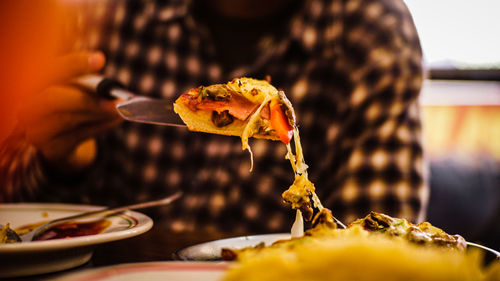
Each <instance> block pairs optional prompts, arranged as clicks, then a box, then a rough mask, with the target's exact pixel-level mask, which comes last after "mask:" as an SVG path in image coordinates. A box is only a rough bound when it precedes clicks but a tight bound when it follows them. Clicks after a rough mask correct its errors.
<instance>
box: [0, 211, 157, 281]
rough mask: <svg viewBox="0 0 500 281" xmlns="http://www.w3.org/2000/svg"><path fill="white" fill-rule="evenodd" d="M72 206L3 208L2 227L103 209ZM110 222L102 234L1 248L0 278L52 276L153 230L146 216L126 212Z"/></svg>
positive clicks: (6, 245)
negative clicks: (103, 246)
mask: <svg viewBox="0 0 500 281" xmlns="http://www.w3.org/2000/svg"><path fill="white" fill-rule="evenodd" d="M101 208H102V207H99V206H90V205H70V204H40V203H22V204H0V224H3V225H5V224H6V223H10V227H11V228H12V229H15V228H17V227H20V226H23V225H27V224H31V223H37V222H40V221H45V220H51V219H56V218H60V217H65V216H71V215H75V214H79V213H82V212H86V211H93V210H97V209H101ZM106 219H107V220H109V221H110V222H111V224H110V225H109V227H107V228H106V229H105V230H104V231H103V232H102V233H99V234H95V235H88V236H80V237H72V238H64V239H55V240H47V241H34V242H22V243H13V244H2V245H0V277H14V276H25V275H34V274H42V273H49V272H54V271H59V270H64V269H68V268H72V267H75V266H79V265H82V264H84V263H86V262H87V261H88V260H89V259H90V258H91V257H92V253H93V250H94V247H95V246H96V245H98V244H102V243H105V242H111V241H116V240H121V239H125V238H129V237H134V236H137V235H140V234H142V233H144V232H146V231H148V230H149V229H151V227H152V226H153V221H152V220H151V219H150V218H149V217H148V216H146V215H143V214H141V213H138V212H133V211H127V212H124V213H123V214H120V215H116V216H111V217H108V218H106Z"/></svg>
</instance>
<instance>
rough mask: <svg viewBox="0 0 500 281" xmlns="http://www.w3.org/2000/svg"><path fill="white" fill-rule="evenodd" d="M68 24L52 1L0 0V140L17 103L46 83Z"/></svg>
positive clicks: (11, 124) (64, 41)
mask: <svg viewBox="0 0 500 281" xmlns="http://www.w3.org/2000/svg"><path fill="white" fill-rule="evenodd" d="M68 23H69V22H67V21H66V20H65V13H64V12H63V10H62V8H61V7H60V6H59V5H58V3H57V2H56V1H52V0H19V1H1V3H0V26H1V28H0V38H2V43H1V44H0V61H1V62H2V67H1V68H0V77H1V78H0V79H1V80H0V120H1V121H0V141H1V140H3V139H4V138H5V137H6V136H8V134H9V133H10V132H11V130H12V129H13V127H14V126H15V123H16V108H17V106H18V105H19V104H20V103H21V102H23V100H26V99H29V98H30V95H33V94H36V93H38V92H39V91H40V90H41V89H42V88H43V87H44V86H46V85H44V82H45V81H44V80H45V78H44V74H46V73H48V72H50V66H51V62H52V61H53V60H54V58H55V57H56V55H58V54H61V53H62V52H63V49H64V48H65V47H64V45H65V44H68V43H69V42H68V41H67V40H70V39H69V38H65V39H63V33H64V32H63V31H64V28H65V27H68V25H67V24H68Z"/></svg>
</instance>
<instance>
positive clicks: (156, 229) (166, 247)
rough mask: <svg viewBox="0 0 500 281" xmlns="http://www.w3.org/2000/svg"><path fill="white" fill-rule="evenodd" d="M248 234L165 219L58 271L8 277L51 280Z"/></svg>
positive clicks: (162, 256)
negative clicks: (174, 225) (175, 227)
mask: <svg viewBox="0 0 500 281" xmlns="http://www.w3.org/2000/svg"><path fill="white" fill-rule="evenodd" d="M243 235H249V234H248V233H238V232H233V233H229V232H219V231H216V230H197V231H181V232H174V231H172V230H171V227H170V226H169V222H168V221H165V222H163V221H160V222H155V224H154V225H153V227H152V228H151V229H150V230H149V231H148V232H146V233H144V234H141V235H138V236H135V237H132V238H128V239H124V240H118V241H113V242H108V243H104V244H99V245H95V249H94V253H93V255H92V258H91V259H90V260H89V261H88V262H87V263H85V264H83V265H81V266H78V267H75V268H71V269H67V270H64V271H60V272H53V273H48V274H41V275H33V276H23V277H17V278H9V279H8V280H15V281H34V280H51V279H55V278H57V277H60V276H64V275H65V274H72V273H76V272H78V271H82V270H87V269H93V268H99V267H105V266H112V265H118V264H128V263H142V262H158V261H160V262H161V261H174V260H178V259H177V258H176V257H175V253H176V252H177V251H178V250H181V249H183V248H185V247H188V246H192V245H196V244H199V243H203V242H208V241H213V240H218V239H223V238H229V237H237V236H243Z"/></svg>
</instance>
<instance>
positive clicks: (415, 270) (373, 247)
mask: <svg viewBox="0 0 500 281" xmlns="http://www.w3.org/2000/svg"><path fill="white" fill-rule="evenodd" d="M299 241H300V242H299ZM499 264H500V262H493V263H492V265H491V266H490V267H489V268H486V269H485V268H483V266H482V265H481V256H480V253H479V252H474V251H471V252H464V251H457V250H451V249H449V248H443V247H421V246H419V245H416V244H414V243H411V242H409V241H407V240H405V239H394V238H391V237H389V236H386V235H380V234H375V233H373V232H368V231H364V230H363V229H362V227H361V226H360V225H356V226H354V227H352V228H349V229H347V230H335V231H334V234H333V235H330V236H322V237H317V238H316V239H301V240H298V241H297V243H292V244H286V243H283V244H281V245H280V243H278V244H276V246H271V247H268V248H262V249H260V250H259V251H250V252H246V253H243V254H241V255H239V256H238V261H237V263H236V264H235V265H234V266H233V267H231V268H230V269H229V271H228V272H227V275H226V276H225V278H224V281H236V280H238V281H253V280H255V281H267V280H287V281H294V280H308V281H316V280H318V281H320V280H321V281H326V280H346V281H347V280H357V281H365V280H366V281H368V280H370V281H372V280H384V281H391V280H394V281H396V280H397V281H401V280H405V281H406V280H422V281H423V280H426V281H438V280H439V281H441V280H443V281H444V280H471V281H472V280H478V281H479V280H499V279H498V277H499V275H498V273H499V272H500V269H499Z"/></svg>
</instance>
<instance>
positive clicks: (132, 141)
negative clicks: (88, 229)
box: [0, 0, 429, 233]
mask: <svg viewBox="0 0 500 281" xmlns="http://www.w3.org/2000/svg"><path fill="white" fill-rule="evenodd" d="M228 3H229V5H228ZM66 4H67V5H68V11H69V12H70V11H73V12H75V14H74V17H73V18H74V19H76V23H77V24H76V25H75V26H76V28H77V30H79V34H81V36H80V39H79V40H77V41H76V42H75V44H74V49H75V50H100V51H102V53H99V52H97V53H96V52H92V53H74V54H70V55H68V56H66V57H64V58H65V59H62V60H61V62H60V63H61V65H63V66H64V65H66V66H71V67H67V68H68V69H69V70H68V71H66V72H64V74H63V75H61V77H58V78H59V79H58V82H65V81H67V80H68V79H70V78H71V77H74V76H77V75H79V74H82V73H85V72H92V71H97V70H99V69H101V67H103V66H104V67H103V68H102V73H104V74H105V75H106V76H108V77H112V78H116V79H117V80H119V81H120V82H122V83H123V84H124V85H126V86H127V87H128V89H130V90H131V91H133V92H135V93H137V94H140V95H146V96H151V97H154V98H162V99H168V100H171V101H172V103H173V102H174V101H175V99H176V98H177V97H178V96H179V95H180V94H182V93H184V92H186V91H187V90H188V89H190V88H193V87H197V86H199V85H210V84H215V83H225V82H227V81H229V80H232V79H233V78H235V77H242V76H246V77H253V78H258V79H264V78H265V77H267V76H269V77H271V79H272V81H271V82H272V84H273V85H274V86H276V87H277V88H279V89H283V90H284V91H285V93H286V95H287V96H288V98H289V99H290V100H291V102H292V104H293V105H294V108H295V112H296V114H297V118H298V121H297V122H298V126H299V129H300V133H301V139H302V145H303V149H304V155H305V158H306V159H305V160H306V162H307V164H308V165H309V178H310V179H311V181H312V182H313V183H314V184H315V186H316V191H317V194H318V196H319V198H320V199H321V200H322V202H323V204H324V206H325V207H327V208H329V209H331V210H332V212H333V214H334V215H335V216H336V217H337V218H339V219H341V220H342V221H344V222H345V223H349V222H351V221H353V220H354V219H356V218H359V217H362V216H364V215H366V214H367V213H368V212H369V211H370V210H374V211H378V212H383V213H386V214H389V215H392V216H396V217H404V218H407V219H409V220H410V221H412V222H418V221H421V220H423V219H424V218H425V209H426V205H427V201H428V192H429V191H428V187H427V185H426V182H425V170H424V164H423V159H422V157H423V151H422V145H421V136H420V132H421V127H420V120H419V109H418V100H417V99H418V94H419V91H420V87H421V83H422V80H423V75H422V66H421V57H422V54H421V49H420V44H419V40H418V35H417V32H416V30H415V27H414V25H413V21H412V18H411V16H410V14H409V12H408V10H407V8H406V6H405V4H404V3H403V2H402V1H401V0H325V1H322V0H308V1H283V0H272V1H265V2H264V1H215V2H210V1H192V2H191V1H99V2H94V1H90V2H83V3H81V2H76V3H75V2H71V3H66ZM69 12H68V13H69ZM103 54H104V55H105V59H104V56H103ZM104 60H106V63H104ZM43 96H44V97H45V98H46V104H45V106H43V107H41V109H40V106H39V107H38V111H36V112H35V111H25V112H29V114H27V116H29V117H27V118H25V119H21V120H20V122H19V126H18V127H17V129H16V130H15V131H14V133H12V134H11V136H10V137H9V138H7V139H6V140H5V141H4V142H3V144H2V146H1V148H0V159H1V160H2V162H1V166H0V173H1V178H0V180H1V183H0V184H1V186H2V189H1V193H0V197H1V201H4V202H6V201H29V200H31V201H34V200H36V201H44V202H76V203H88V204H105V205H114V204H126V203H132V202H136V201H144V200H149V199H153V198H158V197H160V196H165V195H168V194H171V193H173V192H174V191H177V190H182V191H183V192H184V196H183V197H182V198H181V199H180V200H178V201H177V202H175V203H174V204H172V205H170V206H166V207H162V208H158V209H155V210H154V211H153V210H152V211H150V213H149V214H150V215H152V216H153V217H154V218H155V219H165V220H167V219H168V221H169V225H170V227H171V229H172V231H192V230H195V229H217V230H219V231H232V232H234V231H237V232H248V233H268V232H278V231H287V230H289V228H290V226H291V224H292V221H293V219H294V212H293V211H292V210H291V209H290V207H289V206H287V204H286V203H284V202H283V201H282V198H281V193H282V192H283V191H284V190H286V189H287V188H288V187H289V185H290V184H291V183H292V181H293V171H292V169H291V167H290V166H289V165H290V164H289V163H288V161H287V160H285V158H284V157H285V153H286V148H285V146H284V145H283V144H282V143H280V142H273V141H267V140H253V139H252V140H251V141H250V145H251V147H252V150H253V152H254V157H255V164H254V170H253V172H250V171H249V168H250V160H249V155H248V154H247V153H246V152H242V150H241V142H240V139H239V138H237V137H227V136H219V135H210V134H203V133H194V132H189V131H188V130H186V129H183V128H173V127H161V126H154V125H145V124H135V123H129V122H120V120H119V118H118V117H117V115H116V114H115V113H114V111H113V110H114V109H113V102H111V101H100V100H97V99H95V98H94V97H92V95H88V94H87V93H83V92H82V91H81V90H80V89H76V88H72V87H70V86H62V85H58V86H52V87H49V88H47V89H46V90H45V91H44V95H43ZM47 97H49V98H47ZM58 98H61V99H63V102H58V101H57V100H58ZM64 99H66V100H64ZM29 109H30V103H29V102H28V103H27V104H26V105H25V109H24V110H29ZM58 110H59V111H64V110H66V113H67V115H64V116H63V115H62V114H61V115H55V116H60V117H58V118H52V119H51V118H49V117H50V116H51V115H50V114H49V113H51V112H56V111H58ZM82 112H83V113H82ZM46 116H49V117H47V118H45V117H46ZM68 116H69V117H68ZM51 122H52V123H51ZM54 124H58V125H54ZM84 140H86V141H84ZM82 150H85V151H87V153H86V154H84V155H86V158H85V157H83V160H82V159H78V158H79V157H80V158H82V157H81V155H82V154H81V153H80V154H79V153H78V151H82ZM75 151H76V153H75ZM89 155H90V156H89ZM75 159H76V160H78V161H76V160H75ZM75 163H76V164H75ZM78 163H79V164H78ZM82 163H83V164H82ZM77 164H78V165H77Z"/></svg>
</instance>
